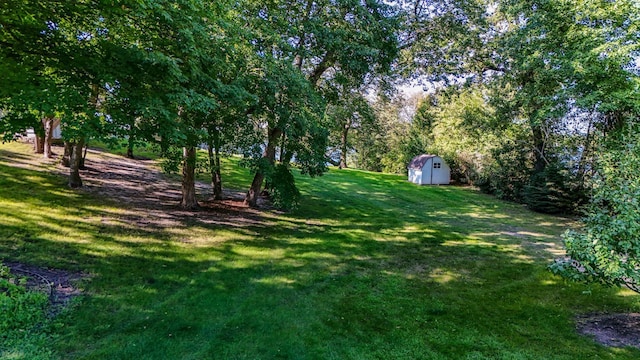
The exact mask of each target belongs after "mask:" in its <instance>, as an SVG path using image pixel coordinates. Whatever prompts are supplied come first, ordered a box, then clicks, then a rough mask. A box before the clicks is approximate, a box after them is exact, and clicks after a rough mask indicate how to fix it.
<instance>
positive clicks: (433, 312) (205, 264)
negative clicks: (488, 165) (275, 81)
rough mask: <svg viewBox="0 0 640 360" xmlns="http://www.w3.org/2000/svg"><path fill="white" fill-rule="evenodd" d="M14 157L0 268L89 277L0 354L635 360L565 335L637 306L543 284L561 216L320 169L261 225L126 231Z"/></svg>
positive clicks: (4, 176) (100, 203)
mask: <svg viewBox="0 0 640 360" xmlns="http://www.w3.org/2000/svg"><path fill="white" fill-rule="evenodd" d="M30 156H32V155H31V154H29V150H28V148H27V147H25V146H24V145H20V144H8V145H0V260H2V259H5V260H12V261H22V262H27V263H31V264H36V265H40V266H48V267H55V268H61V269H67V270H72V271H81V272H84V273H87V274H90V277H88V278H87V279H86V280H84V282H83V283H82V284H81V287H82V289H83V291H84V295H83V296H82V297H80V298H79V299H78V300H77V301H76V303H75V304H74V305H73V306H72V307H70V308H69V309H67V311H65V312H63V313H62V314H60V315H58V316H57V317H56V318H55V319H53V320H51V321H49V322H47V323H45V324H41V325H40V326H39V327H38V328H37V329H36V330H32V331H31V332H26V334H27V335H26V336H25V338H24V339H23V341H22V342H21V341H17V342H16V341H12V342H11V343H10V344H5V345H4V349H3V347H2V346H0V357H2V356H4V357H6V358H14V359H31V358H33V357H35V356H34V354H36V355H38V356H41V357H42V358H61V359H137V360H138V359H450V358H452V359H592V358H601V359H637V358H639V357H640V350H636V349H632V348H624V349H617V348H607V347H603V346H600V345H598V344H596V343H595V342H594V341H592V340H590V339H589V338H587V337H584V336H581V335H579V334H577V332H576V331H575V322H574V317H575V316H576V315H577V314H582V313H591V312H630V311H634V312H638V311H640V301H639V298H638V296H636V295H633V294H632V293H631V292H629V291H624V290H618V289H605V288H602V287H599V286H591V287H587V286H584V285H578V284H571V283H566V282H564V281H563V280H561V279H560V278H558V277H556V276H553V275H552V274H550V273H549V272H548V271H547V269H546V266H547V265H548V264H549V262H550V261H551V260H552V259H553V258H554V257H555V256H557V255H554V254H558V253H559V252H561V247H560V240H559V235H560V234H561V233H562V232H563V230H564V229H565V228H566V227H567V226H569V225H570V224H571V220H569V219H563V218H558V217H551V216H545V215H540V214H536V213H533V212H530V211H528V210H526V209H524V208H523V207H521V206H519V205H516V204H511V203H505V202H500V201H497V200H495V199H494V198H492V197H489V196H486V195H483V194H480V193H478V192H476V191H474V190H471V189H466V188H457V187H449V186H442V187H419V186H416V185H413V184H410V183H408V182H407V181H406V179H405V178H404V177H403V176H396V175H386V174H376V173H370V172H363V171H356V170H331V171H330V172H329V173H328V174H326V175H325V176H322V177H320V178H316V179H309V178H306V177H297V183H298V185H299V187H300V190H301V192H302V194H303V198H302V202H301V206H300V208H299V209H298V210H296V211H295V212H291V213H284V214H283V213H279V212H266V213H265V214H264V220H263V222H262V223H261V224H255V223H245V224H237V226H230V225H215V224H214V225H212V224H208V223H207V222H205V221H199V220H198V219H191V220H185V221H184V222H183V223H181V224H179V225H176V226H175V227H171V228H164V229H162V228H145V227H136V226H132V225H130V224H127V223H126V222H124V221H121V220H122V219H123V218H124V217H125V216H126V213H127V211H130V209H128V207H127V206H126V204H120V203H116V202H114V201H111V200H110V199H106V198H96V197H91V196H89V195H86V194H85V193H83V192H76V191H72V190H69V189H67V188H66V187H65V183H66V179H64V178H62V177H59V176H54V175H49V174H48V172H47V171H46V170H47V166H45V167H43V168H42V169H39V170H26V169H22V168H18V167H15V166H13V165H12V164H13V163H15V162H20V161H21V160H20V159H24V158H28V157H30ZM235 163H237V159H230V160H228V161H227V162H226V164H225V169H227V171H226V173H231V174H232V177H231V178H226V179H224V178H223V181H225V183H226V184H232V185H233V186H237V187H239V188H240V189H239V190H245V189H246V187H247V186H248V183H249V181H250V176H249V174H248V173H247V170H246V169H238V168H237V167H235V166H234V164H235ZM223 176H225V174H223ZM207 216H211V217H216V216H220V215H218V214H216V213H210V214H208V215H207ZM29 334H30V335H29ZM43 334H44V335H43ZM43 336H45V337H46V339H47V340H46V341H43V340H42V339H43ZM30 337H32V338H35V339H36V340H37V341H35V340H34V341H30V340H29V339H30ZM1 339H2V338H1V337H0V341H1ZM0 345H1V344H0ZM34 348H35V349H34ZM45 348H46V349H47V351H44V350H45ZM48 350H52V351H53V352H49V351H48ZM1 351H4V352H1Z"/></svg>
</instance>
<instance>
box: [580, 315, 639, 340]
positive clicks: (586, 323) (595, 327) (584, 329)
mask: <svg viewBox="0 0 640 360" xmlns="http://www.w3.org/2000/svg"><path fill="white" fill-rule="evenodd" d="M577 328H578V331H579V332H580V333H581V334H584V335H587V336H591V337H593V339H594V340H595V341H597V342H598V343H600V344H603V345H606V346H612V347H625V346H633V347H636V348H639V349H640V314H639V313H626V314H590V315H583V316H580V317H578V318H577Z"/></svg>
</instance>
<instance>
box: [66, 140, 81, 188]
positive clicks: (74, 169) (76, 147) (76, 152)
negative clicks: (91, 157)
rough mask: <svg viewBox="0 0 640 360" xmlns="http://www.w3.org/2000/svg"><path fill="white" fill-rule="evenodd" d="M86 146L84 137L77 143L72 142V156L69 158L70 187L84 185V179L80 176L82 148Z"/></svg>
mask: <svg viewBox="0 0 640 360" xmlns="http://www.w3.org/2000/svg"><path fill="white" fill-rule="evenodd" d="M83 148H84V139H80V140H78V141H76V142H75V143H71V156H70V158H69V160H70V161H69V187H71V188H74V189H75V188H79V187H82V179H81V178H80V167H81V165H82V149H83Z"/></svg>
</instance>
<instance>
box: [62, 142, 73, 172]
mask: <svg viewBox="0 0 640 360" xmlns="http://www.w3.org/2000/svg"><path fill="white" fill-rule="evenodd" d="M72 146H73V144H72V143H70V142H68V141H65V142H64V153H63V154H62V159H61V160H60V164H61V165H62V166H64V167H69V166H71V152H72V151H73V150H72Z"/></svg>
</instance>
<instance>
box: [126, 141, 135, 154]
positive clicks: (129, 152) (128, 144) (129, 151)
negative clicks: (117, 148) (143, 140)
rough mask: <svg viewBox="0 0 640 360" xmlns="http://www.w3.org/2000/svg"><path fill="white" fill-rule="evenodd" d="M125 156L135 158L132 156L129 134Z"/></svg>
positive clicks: (131, 143) (131, 142)
mask: <svg viewBox="0 0 640 360" xmlns="http://www.w3.org/2000/svg"><path fill="white" fill-rule="evenodd" d="M127 158H129V159H135V157H134V156H133V139H131V136H129V141H128V142H127Z"/></svg>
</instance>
